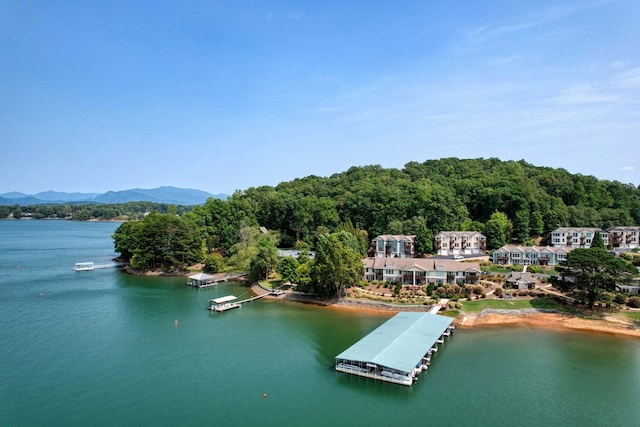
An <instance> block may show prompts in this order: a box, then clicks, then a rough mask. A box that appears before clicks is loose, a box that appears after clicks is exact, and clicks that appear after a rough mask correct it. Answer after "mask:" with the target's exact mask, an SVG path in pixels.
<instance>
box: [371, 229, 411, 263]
mask: <svg viewBox="0 0 640 427" xmlns="http://www.w3.org/2000/svg"><path fill="white" fill-rule="evenodd" d="M415 238H416V236H405V235H398V234H383V235H380V236H378V237H376V238H375V239H373V240H372V241H371V246H370V247H369V252H368V255H369V256H370V257H376V258H412V257H413V256H414V255H415Z"/></svg>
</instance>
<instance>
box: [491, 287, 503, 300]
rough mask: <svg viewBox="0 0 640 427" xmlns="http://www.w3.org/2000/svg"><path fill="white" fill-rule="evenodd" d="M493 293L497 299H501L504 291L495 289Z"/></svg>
mask: <svg viewBox="0 0 640 427" xmlns="http://www.w3.org/2000/svg"><path fill="white" fill-rule="evenodd" d="M493 293H494V294H496V296H497V297H498V298H502V297H503V296H504V291H503V290H502V288H496V290H495V291H494V292H493Z"/></svg>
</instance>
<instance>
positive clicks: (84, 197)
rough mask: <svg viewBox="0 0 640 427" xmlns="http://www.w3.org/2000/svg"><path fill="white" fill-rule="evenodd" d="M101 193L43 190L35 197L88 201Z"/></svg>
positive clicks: (53, 199) (51, 199)
mask: <svg viewBox="0 0 640 427" xmlns="http://www.w3.org/2000/svg"><path fill="white" fill-rule="evenodd" d="M99 195H100V193H63V192H60V191H43V192H41V193H38V194H34V195H33V197H35V198H37V199H40V200H46V201H50V202H56V201H60V200H64V201H65V202H86V201H90V200H93V199H94V198H95V197H96V196H99ZM5 197H6V196H5Z"/></svg>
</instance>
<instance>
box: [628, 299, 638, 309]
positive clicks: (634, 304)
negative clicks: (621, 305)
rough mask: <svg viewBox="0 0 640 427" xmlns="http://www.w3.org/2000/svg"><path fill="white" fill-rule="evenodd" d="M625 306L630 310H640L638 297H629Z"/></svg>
mask: <svg viewBox="0 0 640 427" xmlns="http://www.w3.org/2000/svg"><path fill="white" fill-rule="evenodd" d="M627 305H628V306H629V307H631V308H640V297H629V299H628V300H627Z"/></svg>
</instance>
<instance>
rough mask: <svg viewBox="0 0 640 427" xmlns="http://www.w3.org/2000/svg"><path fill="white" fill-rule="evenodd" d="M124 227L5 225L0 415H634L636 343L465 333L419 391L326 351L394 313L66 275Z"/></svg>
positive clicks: (481, 422) (107, 273) (188, 420)
mask: <svg viewBox="0 0 640 427" xmlns="http://www.w3.org/2000/svg"><path fill="white" fill-rule="evenodd" d="M117 226H118V224H114V223H77V222H68V221H0V346H1V347H0V349H1V350H2V351H1V352H0V357H1V358H2V359H1V360H2V362H1V363H0V426H32V425H33V426H40V425H48V426H56V425H61V426H85V425H105V426H113V425H122V426H134V425H148V424H151V423H153V424H155V425H161V426H165V425H166V426H172V425H202V424H204V423H208V424H217V425H224V426H254V425H256V426H257V425H262V426H276V425H278V426H282V425H291V426H297V425H309V426H326V425H333V426H342V425H353V426H360V425H366V426H389V425H411V426H421V425H435V424H437V425H450V426H465V425H468V426H539V425H554V426H556V425H557V426H630V425H638V420H639V419H640V404H639V403H638V396H640V342H639V341H636V340H630V339H621V338H615V337H607V336H590V335H584V334H569V333H557V332H550V331H539V330H530V329H515V328H512V329H509V328H501V329H485V330H473V331H458V332H456V334H455V336H454V337H453V338H452V339H451V340H450V341H448V342H447V343H446V344H445V346H444V348H443V349H442V350H441V351H440V352H438V353H437V355H436V357H435V359H434V361H433V363H432V366H431V368H430V369H429V371H428V372H427V373H426V375H425V374H424V373H423V374H422V376H421V378H420V381H418V382H417V383H416V384H415V385H414V386H413V387H411V388H407V387H403V386H397V385H392V384H382V383H377V382H373V381H369V380H365V379H360V378H357V377H351V376H348V375H344V374H338V373H336V372H335V371H334V370H333V358H334V356H335V355H336V354H338V353H340V352H341V351H342V350H344V349H345V348H346V347H348V346H350V345H351V344H353V343H354V342H355V341H357V340H358V339H359V338H361V337H362V336H364V335H365V334H366V333H368V332H369V331H371V330H373V329H374V328H376V327H377V326H378V325H380V324H381V323H383V322H384V321H385V320H386V319H387V318H388V317H389V316H388V315H371V314H362V313H358V312H348V311H339V310H334V309H326V308H320V307H315V306H307V305H300V304H293V303H286V302H283V301H267V300H261V301H257V302H254V303H250V304H247V305H245V306H243V307H242V308H241V309H238V310H233V311H230V312H227V313H223V314H213V313H210V312H209V311H207V310H206V306H207V301H208V300H209V299H211V298H215V297H218V296H222V295H227V294H234V295H237V296H245V295H247V296H248V295H249V289H248V288H247V287H245V286H243V285H241V284H239V283H228V284H224V285H221V286H219V287H216V288H210V289H192V288H189V287H187V286H184V282H185V280H184V279H182V278H148V277H132V276H129V275H127V274H125V273H122V272H121V271H119V270H117V269H113V268H112V269H105V270H95V271H91V272H75V271H73V269H72V268H73V265H74V264H75V263H76V262H80V261H93V262H96V263H108V262H110V260H111V259H112V258H113V257H114V256H115V254H114V253H113V242H112V240H111V238H110V236H111V234H112V233H113V231H114V230H115V228H116V227H117ZM41 294H42V296H41ZM175 320H178V324H177V325H176V324H175V323H174V321H175ZM263 393H267V398H263Z"/></svg>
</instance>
